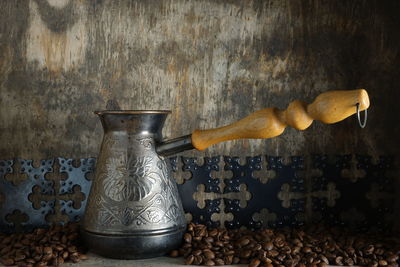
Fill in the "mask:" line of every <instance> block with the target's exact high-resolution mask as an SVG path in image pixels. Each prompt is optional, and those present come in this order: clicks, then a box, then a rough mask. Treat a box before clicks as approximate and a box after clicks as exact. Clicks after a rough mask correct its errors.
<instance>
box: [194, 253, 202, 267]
mask: <svg viewBox="0 0 400 267" xmlns="http://www.w3.org/2000/svg"><path fill="white" fill-rule="evenodd" d="M202 262H203V258H202V257H201V256H200V255H199V256H194V260H193V264H194V265H200V264H201V263H202Z"/></svg>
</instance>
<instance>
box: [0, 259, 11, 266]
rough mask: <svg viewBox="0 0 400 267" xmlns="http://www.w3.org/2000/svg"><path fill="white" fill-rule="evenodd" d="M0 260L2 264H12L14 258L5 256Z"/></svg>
mask: <svg viewBox="0 0 400 267" xmlns="http://www.w3.org/2000/svg"><path fill="white" fill-rule="evenodd" d="M0 262H1V263H2V264H4V265H5V266H11V265H14V260H13V259H11V258H5V259H3V258H2V259H0Z"/></svg>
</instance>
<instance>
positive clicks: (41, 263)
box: [35, 261, 47, 267]
mask: <svg viewBox="0 0 400 267" xmlns="http://www.w3.org/2000/svg"><path fill="white" fill-rule="evenodd" d="M45 266H47V262H44V261H41V262H38V263H36V264H35V267H45Z"/></svg>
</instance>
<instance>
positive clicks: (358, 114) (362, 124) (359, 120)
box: [356, 103, 367, 128]
mask: <svg viewBox="0 0 400 267" xmlns="http://www.w3.org/2000/svg"><path fill="white" fill-rule="evenodd" d="M356 107H357V118H358V124H359V125H360V127H361V128H365V125H367V109H365V110H364V113H365V115H364V121H363V122H362V123H361V115H360V113H361V112H360V103H357V104H356Z"/></svg>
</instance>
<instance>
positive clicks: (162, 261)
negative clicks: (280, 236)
mask: <svg viewBox="0 0 400 267" xmlns="http://www.w3.org/2000/svg"><path fill="white" fill-rule="evenodd" d="M88 256H89V259H87V260H85V261H82V262H80V263H79V264H73V263H68V264H63V265H62V266H65V267H67V266H68V267H81V266H88V267H92V266H97V267H102V266H104V267H114V266H115V267H125V266H130V267H136V266H137V267H160V266H162V267H178V266H187V265H185V262H184V259H183V258H170V257H158V258H152V259H145V260H115V259H107V258H103V257H100V256H97V255H94V254H90V253H89V254H88ZM225 266H226V267H245V266H247V264H246V265H245V264H235V265H225ZM332 266H333V265H332Z"/></svg>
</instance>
